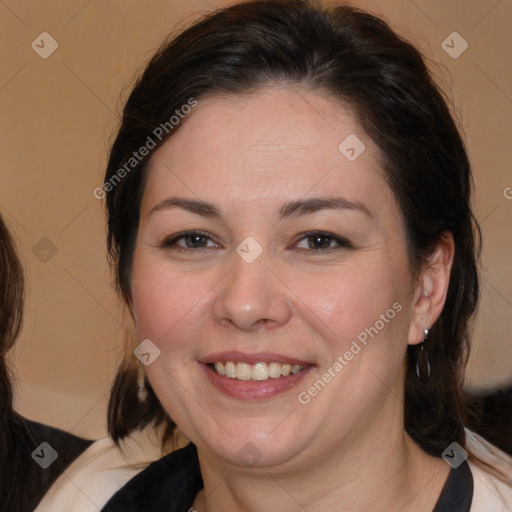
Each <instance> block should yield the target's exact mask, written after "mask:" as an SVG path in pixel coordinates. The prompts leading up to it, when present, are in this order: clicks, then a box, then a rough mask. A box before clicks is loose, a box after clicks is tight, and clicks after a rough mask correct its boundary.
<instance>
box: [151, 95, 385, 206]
mask: <svg viewBox="0 0 512 512" xmlns="http://www.w3.org/2000/svg"><path fill="white" fill-rule="evenodd" d="M352 149H353V151H351V150H352ZM347 150H349V151H348V153H347ZM354 153H355V156H356V158H355V159H354V158H353V156H354ZM348 157H350V158H348ZM148 172H149V176H148V182H147V189H146V192H145V196H144V201H143V210H144V208H148V207H150V205H149V204H144V203H148V201H149V202H151V203H153V202H155V201H158V200H162V199H163V198H164V196H165V195H166V194H168V193H170V192H172V193H181V194H185V195H188V196H191V195H195V196H199V197H201V198H202V199H209V198H211V199H212V200H218V199H219V198H222V199H223V200H225V201H226V202H231V204H234V202H236V201H238V200H240V199H243V201H244V203H245V204H253V203H258V202H260V203H262V204H263V205H267V204H268V202H273V201H275V200H278V199H279V198H282V197H283V195H289V196H290V198H291V197H295V198H296V197H303V196H306V195H307V194H308V193H311V194H312V195H318V194H322V193H324V194H326V193H329V194H332V193H333V192H334V191H336V192H341V193H343V194H344V195H345V196H347V199H349V200H350V199H355V198H354V197H351V196H354V195H355V194H358V195H359V196H367V197H369V196H375V195H376V193H377V192H378V191H380V192H379V193H380V194H381V195H387V193H388V190H387V185H386V183H385V180H384V179H383V177H382V170H381V168H380V165H379V151H378V148H377V147H376V145H375V144H374V143H373V141H372V140H371V139H370V138H369V137H368V136H367V135H366V134H365V133H364V131H363V130H362V128H361V127H360V126H359V123H358V122H357V120H356V117H355V115H354V114H353V113H352V112H351V111H350V110H349V109H348V108H347V107H346V106H344V105H343V104H341V102H339V101H337V100H335V99H333V98H332V97H328V96H325V95H321V94H318V93H314V92H311V91H308V90H305V89H299V88H297V87H289V86H275V87H265V88H263V89H261V90H258V91H257V92H254V93H251V94H246V95H241V96H240V95H232V96H210V97H206V98H204V99H201V100H199V101H198V106H197V107H196V108H195V109H194V111H193V113H191V114H190V115H189V117H188V118H187V119H186V121H185V122H184V123H183V125H182V126H180V127H179V129H178V131H177V132H176V133H175V134H174V135H173V136H172V137H171V138H170V139H168V140H167V141H166V142H165V143H164V144H163V145H162V147H160V148H159V149H158V151H157V152H156V153H155V154H154V155H153V157H152V159H151V162H150V165H149V168H148ZM377 195H378V194H377Z"/></svg>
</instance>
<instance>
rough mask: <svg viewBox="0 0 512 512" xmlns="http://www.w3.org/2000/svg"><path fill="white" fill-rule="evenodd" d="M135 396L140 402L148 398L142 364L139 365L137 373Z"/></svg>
mask: <svg viewBox="0 0 512 512" xmlns="http://www.w3.org/2000/svg"><path fill="white" fill-rule="evenodd" d="M137 398H138V399H139V402H141V403H144V402H145V401H146V400H147V398H148V390H147V388H146V372H145V371H144V368H143V367H142V366H139V370H138V374H137Z"/></svg>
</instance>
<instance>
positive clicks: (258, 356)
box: [199, 351, 312, 366]
mask: <svg viewBox="0 0 512 512" xmlns="http://www.w3.org/2000/svg"><path fill="white" fill-rule="evenodd" d="M226 361H236V362H240V363H247V364H256V363H280V364H291V365H298V366H308V365H311V364H312V363H310V362H309V361H303V360H301V359H297V358H295V357H289V356H285V355H283V354H275V353H274V352H258V353H254V354H250V353H247V352H238V351H229V352H217V353H215V354H211V355H208V356H206V357H203V358H201V359H200V360H199V362H200V363H204V364H212V363H222V362H226Z"/></svg>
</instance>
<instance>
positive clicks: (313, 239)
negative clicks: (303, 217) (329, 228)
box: [297, 231, 351, 252]
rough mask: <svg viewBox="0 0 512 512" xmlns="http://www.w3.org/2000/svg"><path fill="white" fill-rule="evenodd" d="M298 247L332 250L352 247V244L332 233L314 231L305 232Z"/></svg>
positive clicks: (322, 250)
mask: <svg viewBox="0 0 512 512" xmlns="http://www.w3.org/2000/svg"><path fill="white" fill-rule="evenodd" d="M304 241H307V242H306V244H304ZM301 244H302V247H301ZM305 245H306V246H305ZM297 247H298V248H299V249H302V250H307V251H309V252H332V251H333V250H338V249H343V248H349V247H351V244H350V242H349V241H348V240H346V239H344V238H340V237H337V236H335V235H333V234H331V233H324V232H321V231H314V232H310V233H304V235H303V238H302V239H301V240H300V241H299V243H298V244H297Z"/></svg>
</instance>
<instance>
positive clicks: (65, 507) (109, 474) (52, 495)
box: [34, 429, 165, 512]
mask: <svg viewBox="0 0 512 512" xmlns="http://www.w3.org/2000/svg"><path fill="white" fill-rule="evenodd" d="M161 445H162V437H161V431H157V430H152V429H145V430H141V431H137V432H134V433H132V434H131V435H130V436H128V437H126V438H125V439H124V440H123V441H121V443H120V447H121V449H120V448H119V447H118V446H116V445H115V444H114V442H113V441H112V439H110V438H105V439H100V440H99V441H95V442H94V443H92V444H91V445H90V446H89V448H87V449H86V450H85V451H84V452H83V453H82V454H81V455H80V456H79V457H78V458H76V459H75V460H74V461H73V462H72V463H71V464H70V465H69V466H68V467H67V468H66V470H65V471H64V473H63V474H62V475H60V476H59V478H58V479H57V480H56V481H55V482H54V484H53V485H52V486H51V487H50V489H49V491H48V492H47V493H46V495H45V496H44V498H43V499H42V500H41V502H40V503H39V505H38V506H37V508H36V509H35V511H34V512H98V511H99V510H101V508H102V507H103V506H104V505H105V504H106V503H107V501H108V500H109V499H110V497H111V496H112V495H113V494H114V493H115V492H116V491H118V490H119V489H120V488H121V487H123V485H124V484H126V482H128V480H130V479H131V478H133V477H134V476H135V475H136V474H137V473H139V472H140V471H142V470H143V469H144V468H145V467H146V466H147V465H148V464H150V463H151V462H153V461H155V460H158V459H159V458H161V457H162V456H163V455H165V454H164V453H162V446H161Z"/></svg>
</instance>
